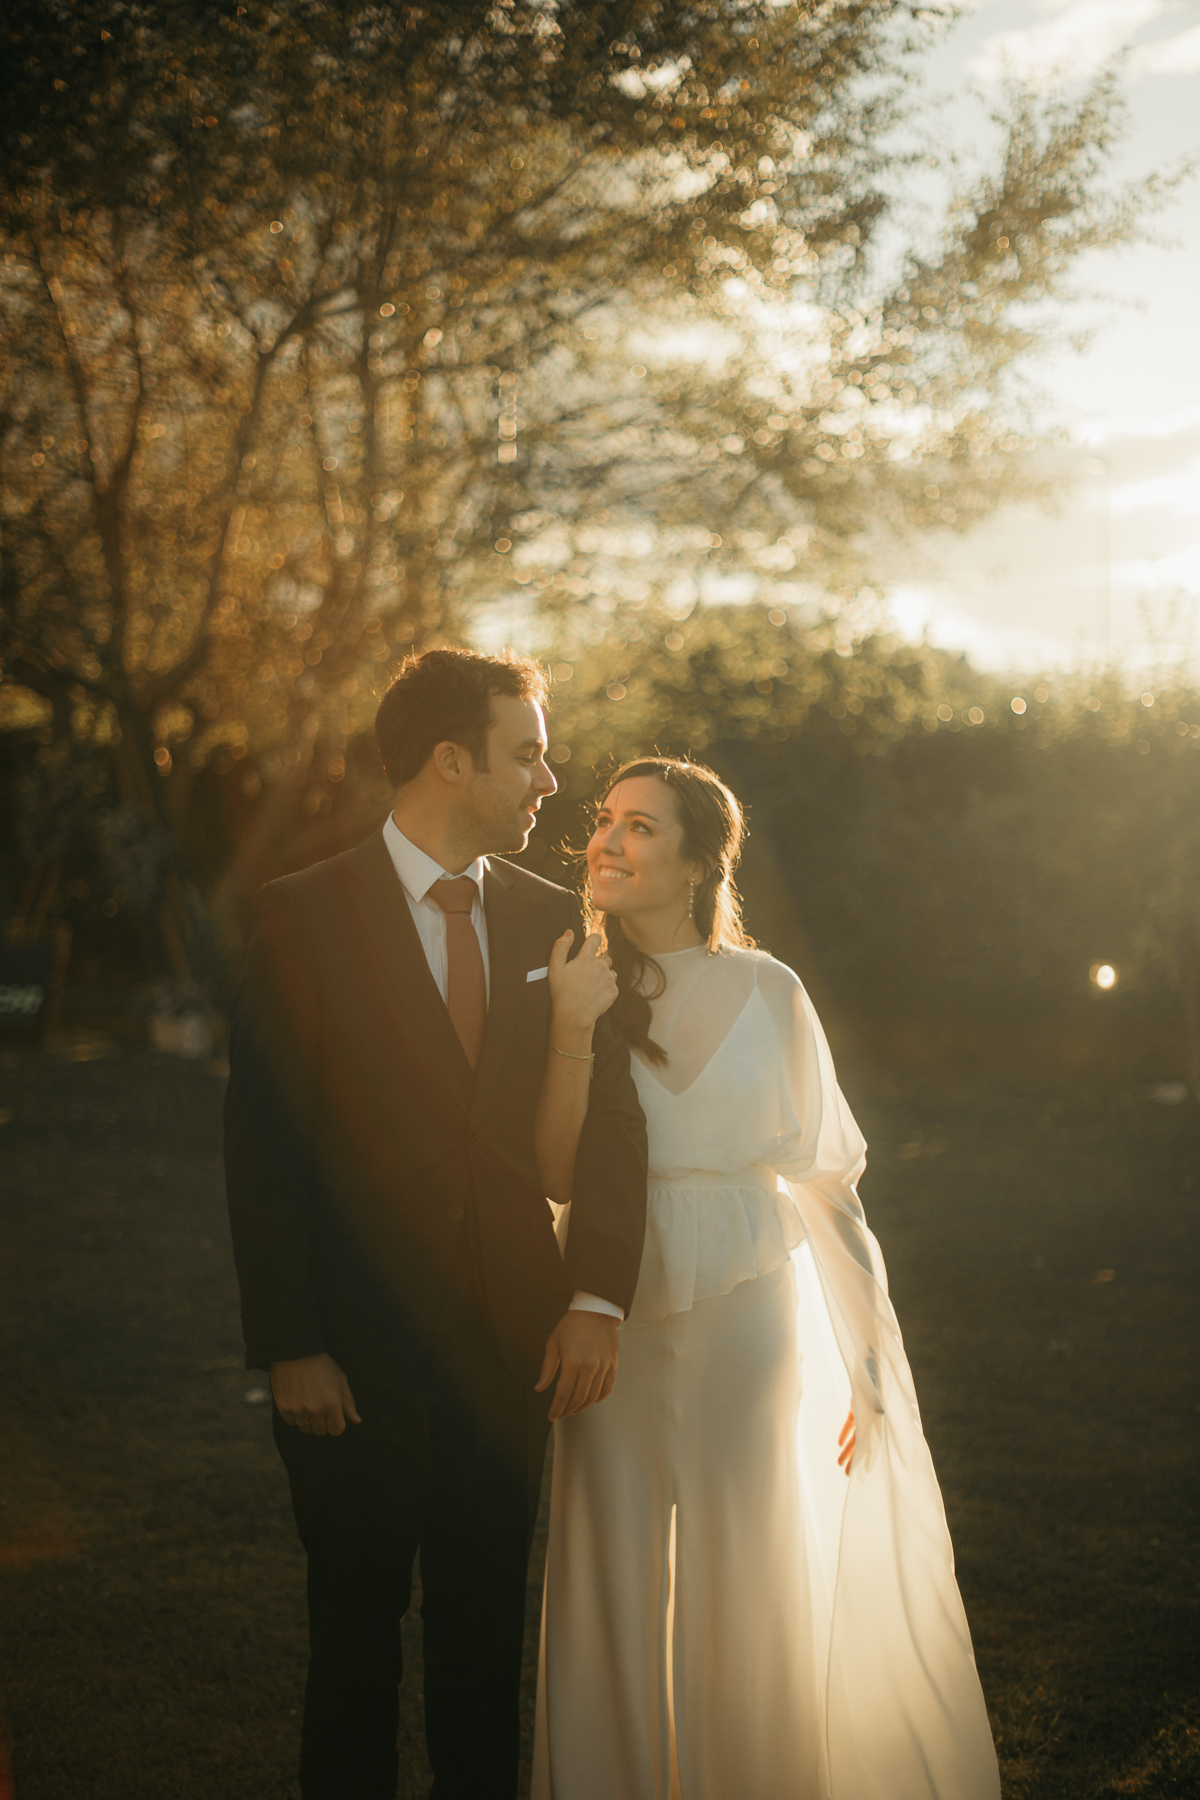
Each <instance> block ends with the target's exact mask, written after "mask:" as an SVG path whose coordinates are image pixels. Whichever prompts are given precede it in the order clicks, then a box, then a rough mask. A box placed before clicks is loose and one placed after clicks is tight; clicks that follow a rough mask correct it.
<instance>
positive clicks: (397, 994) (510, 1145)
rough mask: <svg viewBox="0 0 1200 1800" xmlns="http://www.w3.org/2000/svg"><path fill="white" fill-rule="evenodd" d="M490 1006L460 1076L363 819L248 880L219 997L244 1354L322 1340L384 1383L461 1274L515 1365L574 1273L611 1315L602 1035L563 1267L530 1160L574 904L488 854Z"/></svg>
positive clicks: (389, 875) (288, 1350)
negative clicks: (233, 986) (226, 1052)
mask: <svg viewBox="0 0 1200 1800" xmlns="http://www.w3.org/2000/svg"><path fill="white" fill-rule="evenodd" d="M484 908H485V911H486V915H487V931H488V958H489V968H490V999H489V1005H488V1014H487V1027H486V1031H485V1035H484V1041H483V1048H482V1051H481V1053H480V1057H479V1063H478V1067H477V1068H476V1069H475V1070H474V1071H472V1069H471V1067H470V1065H469V1064H468V1062H467V1059H466V1057H465V1055H464V1054H463V1050H462V1047H461V1045H460V1043H459V1041H458V1037H457V1035H456V1034H455V1031H454V1028H453V1026H452V1025H451V1023H450V1016H449V1013H448V1011H447V1009H446V1006H445V1003H444V1002H443V1000H442V998H441V995H440V994H439V992H438V989H437V986H436V983H435V982H434V979H433V976H432V974H431V973H430V970H429V965H428V963H427V961H426V958H425V953H424V950H423V948H422V945H421V941H420V939H419V937H418V935H417V930H416V926H415V924H414V923H413V918H412V914H411V913H410V911H409V907H408V902H407V900H406V898H405V894H404V890H403V888H402V886H401V884H400V880H399V877H398V876H397V874H396V872H395V868H394V867H393V864H392V861H391V858H390V856H389V855H388V851H387V847H386V845H385V843H384V841H383V836H382V833H381V832H376V833H375V835H374V836H373V837H371V838H369V839H368V840H367V841H366V843H364V844H361V845H360V846H359V847H358V848H357V849H356V850H351V851H349V852H348V853H347V854H345V855H343V856H337V857H334V858H333V859H332V860H331V861H329V862H324V863H319V864H318V865H317V866H316V867H314V868H311V869H306V870H304V871H302V872H301V873H299V874H296V875H289V876H287V877H285V878H284V879H283V880H281V881H275V882H272V883H270V885H269V886H268V887H266V888H264V889H263V891H262V894H261V896H260V900H259V913H258V921H257V926H256V929H255V932H254V935H253V938H252V941H251V943H250V947H249V950H248V952H247V956H246V963H245V968H244V971H243V976H242V981H241V985H240V988H239V993H238V999H237V1002H236V1004H235V1007H234V1016H233V1024H232V1033H231V1044H230V1079H229V1088H228V1095H227V1100H226V1134H225V1143H226V1150H225V1160H226V1175H227V1183H228V1193H229V1210H230V1218H231V1222H232V1228H233V1243H234V1253H235V1257H236V1261H237V1268H238V1276H239V1278H240V1282H241V1291H242V1317H243V1323H244V1330H245V1336H246V1349H247V1363H248V1366H250V1367H253V1368H266V1367H269V1365H270V1364H271V1363H272V1362H276V1361H282V1360H284V1359H287V1358H291V1357H300V1356H309V1355H312V1354H315V1353H316V1352H318V1351H326V1352H328V1354H329V1355H331V1356H332V1357H334V1359H335V1360H336V1361H337V1362H338V1363H340V1364H341V1366H342V1367H343V1369H344V1370H345V1371H346V1373H347V1376H348V1377H349V1379H350V1382H351V1386H352V1387H353V1386H354V1383H355V1381H356V1380H358V1381H359V1382H361V1383H363V1384H364V1385H373V1386H379V1385H380V1384H384V1385H387V1384H388V1383H389V1382H390V1381H391V1380H392V1379H393V1378H396V1379H399V1380H404V1379H405V1378H406V1376H407V1374H408V1373H409V1371H410V1370H411V1368H412V1366H413V1359H414V1358H416V1359H418V1360H419V1359H420V1358H421V1357H422V1356H423V1355H425V1354H427V1352H428V1349H429V1346H430V1345H431V1344H432V1345H434V1346H436V1344H437V1341H438V1337H439V1333H440V1332H442V1331H444V1330H445V1329H446V1328H447V1321H449V1320H451V1319H452V1318H453V1317H454V1314H455V1310H456V1307H457V1305H458V1304H460V1303H461V1299H462V1294H463V1291H464V1286H465V1284H467V1283H469V1282H471V1281H472V1280H473V1282H474V1285H475V1288H476V1291H477V1292H478V1291H481V1292H482V1294H483V1297H484V1299H485V1302H486V1306H487V1311H488V1315H489V1317H490V1320H491V1324H492V1327H493V1330H494V1332H495V1335H496V1339H497V1341H498V1344H499V1347H500V1350H501V1354H502V1355H503V1358H504V1360H505V1362H506V1364H507V1365H508V1367H509V1369H510V1370H511V1371H512V1373H513V1374H514V1375H517V1376H519V1377H520V1378H521V1379H522V1380H528V1381H533V1380H535V1379H536V1374H537V1370H538V1368H539V1366H540V1363H541V1359H542V1354H543V1350H544V1347H545V1342H546V1338H547V1336H548V1335H549V1333H550V1331H551V1330H552V1329H553V1327H554V1325H555V1323H556V1322H557V1320H558V1319H559V1318H560V1317H561V1315H562V1313H563V1311H564V1309H565V1308H566V1306H567V1304H568V1302H569V1300H570V1296H571V1293H572V1291H573V1290H574V1289H585V1290H586V1291H588V1292H589V1293H593V1294H598V1295H601V1296H603V1298H605V1299H607V1300H612V1301H614V1302H615V1303H616V1304H617V1305H618V1306H621V1307H623V1308H624V1309H625V1310H626V1311H628V1309H629V1306H630V1303H631V1301H632V1299H633V1290H634V1287H635V1284H636V1281H637V1274H638V1265H639V1262H640V1259H641V1254H642V1241H643V1235H644V1230H645V1205H646V1133H645V1121H644V1119H643V1117H642V1113H641V1109H640V1107H639V1105H638V1100H637V1093H636V1090H635V1087H634V1084H633V1079H632V1076H631V1074H630V1070H629V1054H628V1050H627V1047H626V1045H625V1043H624V1041H623V1040H622V1039H621V1037H620V1035H619V1034H618V1032H617V1031H616V1029H615V1028H614V1026H613V1024H612V1022H611V1020H610V1019H609V1018H607V1017H606V1018H603V1019H601V1021H600V1022H599V1025H598V1027H597V1031H596V1039H595V1050H596V1061H595V1068H594V1078H593V1082H592V1088H591V1099H590V1104H589V1109H588V1116H587V1123H586V1125H585V1127H584V1131H583V1137H582V1140H581V1142H580V1146H579V1153H578V1157H577V1161H576V1174H575V1184H574V1193H573V1201H572V1208H571V1224H570V1232H569V1237H568V1245H567V1253H566V1259H565V1262H564V1260H563V1258H562V1257H561V1255H560V1253H559V1249H558V1245H557V1243H556V1240H555V1237H554V1233H553V1229H552V1223H551V1215H550V1208H549V1206H548V1204H547V1202H546V1200H545V1198H544V1197H543V1193H542V1189H541V1184H540V1182H539V1179H538V1176H537V1172H536V1169H535V1167H534V1160H533V1121H534V1111H535V1107H536V1104H537V1099H538V1094H539V1090H540V1087H541V1082H542V1074H543V1069H544V1066H545V1061H546V1057H547V1054H548V1049H547V1031H548V1024H549V1015H550V993H549V983H548V981H547V980H546V979H545V977H542V978H541V979H540V980H533V981H530V980H528V979H527V976H528V975H529V973H530V971H536V970H539V969H544V968H545V967H546V966H547V964H548V963H549V960H550V951H551V947H552V945H553V944H554V941H555V939H556V938H557V937H558V936H559V935H560V934H561V933H562V932H563V931H564V930H565V929H566V927H567V926H568V925H571V926H573V927H574V928H575V931H576V934H577V935H576V944H578V943H579V942H581V920H580V913H579V907H578V904H577V903H576V901H575V899H574V898H573V896H572V895H570V894H569V893H567V892H566V890H565V889H563V888H559V887H555V886H553V885H552V884H551V883H550V882H547V881H542V880H540V879H539V878H538V877H537V876H535V875H531V874H529V873H528V872H526V871H525V870H524V869H519V868H515V867H513V866H512V865H511V864H508V863H505V862H500V861H497V860H495V859H494V858H493V859H492V860H491V863H490V867H489V870H488V873H487V875H486V876H485V879H484Z"/></svg>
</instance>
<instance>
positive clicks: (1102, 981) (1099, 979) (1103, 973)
mask: <svg viewBox="0 0 1200 1800" xmlns="http://www.w3.org/2000/svg"><path fill="white" fill-rule="evenodd" d="M1088 980H1089V981H1090V982H1091V984H1092V986H1093V987H1095V988H1099V989H1100V991H1101V993H1102V994H1107V993H1108V991H1109V989H1110V988H1115V987H1116V985H1117V971H1116V970H1115V969H1114V968H1113V966H1112V964H1111V963H1093V964H1092V966H1091V968H1090V969H1089V970H1088Z"/></svg>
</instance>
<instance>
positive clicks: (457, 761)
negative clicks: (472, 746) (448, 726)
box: [429, 738, 475, 787]
mask: <svg viewBox="0 0 1200 1800" xmlns="http://www.w3.org/2000/svg"><path fill="white" fill-rule="evenodd" d="M429 761H430V764H432V767H433V770H434V773H435V774H436V775H438V776H440V778H441V779H442V780H443V781H448V782H449V783H450V784H451V785H452V786H454V787H460V786H461V785H462V783H463V782H464V781H466V780H467V778H468V777H469V776H471V775H473V774H474V772H475V759H474V757H473V756H472V755H471V752H470V751H469V750H468V749H467V747H466V745H465V744H456V743H455V742H454V740H453V738H446V739H445V741H444V742H443V743H440V744H435V745H434V747H433V751H432V753H431V755H430V758H429Z"/></svg>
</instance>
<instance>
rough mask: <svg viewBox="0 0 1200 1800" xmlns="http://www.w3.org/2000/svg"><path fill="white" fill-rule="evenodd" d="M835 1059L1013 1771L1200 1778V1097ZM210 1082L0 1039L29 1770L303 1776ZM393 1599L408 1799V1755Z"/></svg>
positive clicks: (5, 1617) (130, 1798)
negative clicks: (908, 1075) (1092, 1099)
mask: <svg viewBox="0 0 1200 1800" xmlns="http://www.w3.org/2000/svg"><path fill="white" fill-rule="evenodd" d="M843 1075H844V1080H845V1082H846V1086H847V1090H848V1091H849V1092H850V1094H851V1096H852V1099H853V1101H854V1103H855V1104H856V1108H857V1110H858V1111H859V1113H860V1115H861V1117H862V1119H863V1122H864V1125H865V1127H866V1129H867V1132H868V1136H869V1137H870V1138H871V1139H872V1158H871V1167H870V1172H869V1174H868V1177H867V1180H866V1182H865V1184H864V1198H865V1200H866V1203H867V1207H868V1211H869V1214H870V1216H871V1219H872V1222H873V1224H874V1226H875V1229H876V1232H877V1234H878V1235H879V1237H880V1239H881V1241H882V1243H883V1247H884V1251H885V1254H886V1256H887V1258H888V1262H889V1267H890V1269H891V1275H892V1288H893V1293H894V1296H895V1299H896V1304H897V1308H898V1311H899V1314H900V1319H901V1322H902V1324H903V1326H904V1328H905V1334H906V1340H907V1343H908V1347H909V1353H910V1356H911V1359H912V1362H913V1366H914V1370H915V1372H916V1377H917V1385H918V1392H919V1393H920V1395H921V1399H922V1405H923V1410H924V1415H925V1420H926V1427H927V1430H928V1433H929V1436H930V1440H931V1442H932V1444H933V1449H934V1455H935V1459H936V1461H937V1464H938V1468H939V1471H940V1473H941V1476H942V1480H943V1484H944V1488H945V1493H946V1503H947V1511H948V1513H949V1516H950V1523H951V1528H952V1531H953V1533H954V1537H955V1542H956V1545H957V1548H958V1558H959V1570H960V1576H961V1580H962V1584H963V1589H964V1594H965V1596H966V1600H967V1606H968V1611H969V1613H970V1616H971V1620H972V1626H973V1629H974V1633H975V1640H976V1646H977V1650H978V1655H979V1662H980V1668H981V1672H982V1674H983V1678H984V1685H985V1689H986V1691H987V1694H988V1699H989V1703H990V1705H991V1708H992V1713H993V1719H994V1722H995V1724H996V1728H997V1734H998V1741H999V1747H1000V1754H1001V1761H1002V1765H1003V1769H1004V1775H1005V1793H1006V1796H1010V1797H1012V1800H1026V1797H1028V1800H1052V1797H1053V1800H1058V1797H1060V1796H1061V1797H1064V1800H1110V1797H1111V1800H1117V1797H1118V1796H1139V1797H1145V1800H1184V1796H1192V1795H1195V1794H1196V1793H1197V1792H1200V1738H1198V1732H1197V1726H1198V1725H1200V1707H1198V1705H1197V1688H1198V1684H1197V1618H1198V1614H1200V1605H1198V1600H1200V1594H1198V1583H1197V1574H1198V1570H1197V1546H1196V1503H1197V1501H1196V1497H1197V1492H1198V1491H1200V1490H1198V1484H1197V1467H1196V1464H1197V1457H1196V1440H1197V1435H1198V1434H1197V1424H1198V1422H1200V1419H1198V1415H1200V1388H1197V1386H1196V1378H1195V1368H1194V1363H1193V1362H1191V1361H1189V1353H1190V1351H1191V1348H1192V1345H1193V1343H1194V1338H1195V1326H1194V1318H1195V1314H1196V1295H1197V1291H1198V1283H1197V1273H1198V1271H1197V1266H1196V1265H1197V1255H1196V1241H1195V1219H1196V1213H1197V1209H1198V1207H1200V1156H1198V1154H1197V1152H1198V1150H1200V1127H1198V1123H1197V1121H1196V1120H1195V1118H1194V1117H1193V1116H1192V1115H1191V1114H1190V1113H1189V1112H1188V1111H1187V1110H1186V1109H1183V1108H1173V1109H1168V1108H1161V1107H1155V1106H1152V1105H1150V1104H1149V1103H1147V1102H1144V1101H1142V1100H1135V1099H1132V1098H1131V1099H1128V1100H1126V1101H1120V1100H1111V1101H1109V1102H1107V1103H1105V1104H1103V1105H1102V1104H1100V1103H1096V1104H1087V1103H1085V1102H1084V1101H1081V1100H1080V1099H1079V1098H1074V1099H1066V1098H1061V1097H1059V1098H1056V1097H1050V1096H1045V1095H1042V1096H1028V1095H1026V1096H1020V1095H1013V1094H999V1093H989V1092H984V1091H981V1090H980V1088H979V1087H978V1086H975V1087H973V1088H965V1087H964V1088H963V1089H962V1090H961V1091H959V1092H956V1093H954V1094H948V1093H947V1092H946V1090H945V1088H944V1087H943V1088H941V1089H931V1090H929V1091H927V1092H926V1091H922V1090H921V1089H919V1088H913V1087H910V1088H908V1089H905V1090H901V1089H899V1088H894V1087H890V1086H889V1085H888V1084H887V1083H886V1082H883V1081H880V1080H879V1079H871V1078H864V1077H862V1076H858V1075H856V1073H855V1071H854V1070H852V1069H848V1070H845V1071H844V1072H843ZM220 1097H221V1083H220V1079H219V1075H218V1074H217V1073H216V1072H214V1071H212V1070H206V1069H203V1068H197V1067H194V1066H189V1065H186V1064H181V1063H175V1062H171V1061H169V1060H167V1059H164V1058H161V1057H157V1056H154V1055H151V1054H148V1053H136V1054H135V1053H126V1054H124V1055H121V1056H113V1057H112V1058H110V1059H105V1060H98V1061H92V1062H82V1063H72V1062H68V1061H65V1060H62V1059H60V1058H55V1057H28V1058H20V1059H18V1058H15V1057H9V1058H7V1059H5V1061H4V1064H3V1066H0V1119H3V1120H4V1122H3V1123H2V1124H0V1163H2V1167H3V1197H2V1199H0V1368H2V1371H3V1378H2V1380H0V1502H2V1504H0V1620H2V1623H0V1714H2V1715H3V1719H4V1722H5V1724H6V1727H7V1732H8V1735H9V1737H10V1738H11V1741H12V1760H13V1771H14V1778H15V1792H16V1796H17V1800H84V1797H85V1796H86V1797H87V1800H166V1797H168V1796H170V1797H171V1800H277V1797H282V1796H291V1795H293V1794H294V1793H295V1787H294V1782H293V1778H292V1768H293V1764H294V1760H295V1749H296V1741H297V1733H298V1716H297V1710H296V1709H297V1708H298V1706H299V1697H300V1693H301V1685H302V1680H303V1669H304V1650H305V1646H304V1606H303V1569H302V1563H301V1558H300V1554H299V1549H298V1546H297V1545H296V1542H295V1539H294V1534H293V1531H292V1526H291V1519H290V1513H289V1509H288V1502H287V1491H286V1484H285V1482H284V1478H283V1474H282V1470H281V1469H280V1467H279V1466H278V1463H277V1460H276V1457H275V1453H274V1450H273V1448H272V1446H271V1442H270V1430H269V1416H268V1409H267V1408H266V1407H265V1406H263V1405H257V1404H250V1403H248V1402H247V1399H246V1395H247V1391H248V1390H251V1389H253V1387H254V1386H255V1385H256V1380H255V1378H253V1377H249V1376H247V1375H245V1374H244V1372H243V1371H242V1370H241V1368H240V1365H239V1356H238V1352H239V1334H238V1324H237V1305H236V1295H235V1289H234V1283H233V1276H232V1269H231V1263H230V1257H229V1251H228V1239H227V1234H226V1229H225V1222H224V1207H223V1198H222V1190H221V1179H220V1166H219V1136H218V1127H219V1111H220ZM5 1115H7V1117H5ZM1108 1271H1111V1275H1110V1274H1108V1273H1106V1272H1108ZM536 1587H537V1582H536V1577H535V1579H534V1581H533V1583H531V1614H532V1612H533V1610H534V1607H535V1604H536ZM410 1625H411V1629H410V1628H408V1627H406V1630H408V1637H409V1641H410V1644H411V1647H412V1649H413V1651H414V1666H413V1667H412V1668H411V1670H410V1674H411V1676H412V1679H411V1680H408V1681H406V1683H405V1712H404V1720H405V1726H404V1728H405V1734H406V1736H405V1754H404V1757H403V1764H404V1772H403V1777H402V1781H401V1789H400V1792H401V1795H402V1796H404V1800H407V1797H408V1796H409V1795H412V1796H416V1795H419V1794H423V1793H424V1790H425V1784H426V1780H427V1776H426V1775H425V1773H424V1759H423V1756H422V1755H421V1752H420V1737H419V1730H418V1713H419V1700H418V1695H419V1689H420V1667H419V1642H418V1632H417V1628H416V1625H415V1622H410ZM531 1651H532V1644H531ZM529 1674H530V1678H532V1655H531V1657H530V1663H529ZM527 1685H528V1684H527ZM530 1699H531V1696H527V1715H528V1712H529V1704H528V1702H529V1700H530ZM2 1760H3V1757H2V1745H0V1762H2ZM614 1800H617V1797H614Z"/></svg>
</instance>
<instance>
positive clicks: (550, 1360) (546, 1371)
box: [533, 1338, 559, 1394]
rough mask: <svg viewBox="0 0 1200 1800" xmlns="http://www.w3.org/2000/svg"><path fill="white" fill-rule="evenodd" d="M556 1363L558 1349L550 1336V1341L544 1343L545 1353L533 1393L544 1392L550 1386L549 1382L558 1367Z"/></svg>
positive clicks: (557, 1361)
mask: <svg viewBox="0 0 1200 1800" xmlns="http://www.w3.org/2000/svg"><path fill="white" fill-rule="evenodd" d="M558 1363H559V1355H558V1349H557V1347H556V1345H555V1343H554V1339H553V1338H551V1340H550V1342H549V1343H548V1344H547V1345H546V1354H545V1356H543V1358H542V1372H541V1374H540V1375H539V1376H538V1378H537V1381H536V1383H535V1384H534V1389H533V1391H534V1393H535V1394H544V1393H545V1391H546V1389H547V1388H548V1387H549V1386H550V1383H551V1382H552V1381H553V1380H554V1376H555V1372H556V1370H557V1369H558Z"/></svg>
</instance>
